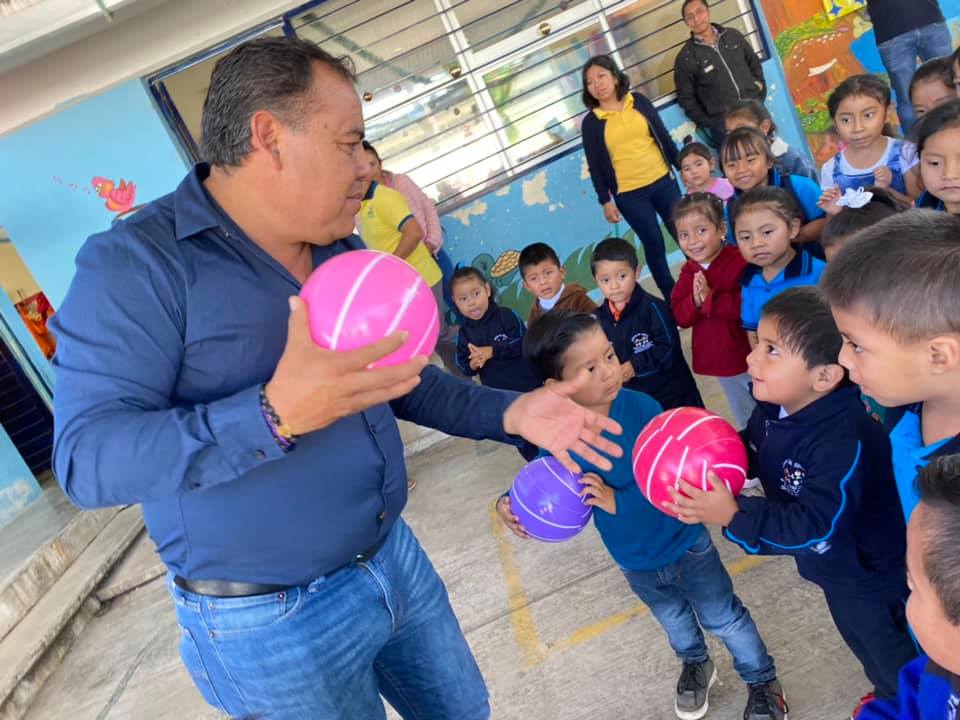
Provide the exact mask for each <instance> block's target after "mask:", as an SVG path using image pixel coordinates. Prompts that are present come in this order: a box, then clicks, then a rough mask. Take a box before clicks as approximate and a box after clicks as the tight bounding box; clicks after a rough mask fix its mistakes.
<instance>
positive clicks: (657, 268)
mask: <svg viewBox="0 0 960 720" xmlns="http://www.w3.org/2000/svg"><path fill="white" fill-rule="evenodd" d="M679 200H680V188H679V187H677V181H676V180H674V179H673V176H672V175H670V174H667V175H664V176H663V177H662V178H660V179H659V180H657V181H656V182H653V183H651V184H649V185H647V186H646V187H642V188H637V189H636V190H630V191H629V192H625V193H620V194H618V195H617V197H616V205H617V210H619V211H620V214H621V215H623V219H624V220H626V221H627V224H628V225H630V227H631V228H633V231H634V232H635V233H636V234H637V239H638V240H639V241H640V242H641V243H642V244H643V259H644V262H646V264H647V267H649V268H650V274H651V275H652V276H653V281H654V282H655V283H656V284H657V287H658V288H659V289H660V293H661V294H662V295H663V299H664V300H666V301H667V303H668V304H669V302H670V291H671V290H673V285H674V279H673V275H671V274H670V266H669V265H668V264H667V250H666V248H665V247H664V244H663V233H661V232H660V222H659V221H658V220H657V215H659V216H660V218H661V219H662V220H663V224H664V225H666V226H667V230H669V231H670V234H671V235H673V237H674V239H676V237H677V231H676V230H675V229H674V227H673V220H671V218H672V217H673V206H674V205H676V204H677V202H678V201H679Z"/></svg>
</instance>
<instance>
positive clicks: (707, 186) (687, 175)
mask: <svg viewBox="0 0 960 720" xmlns="http://www.w3.org/2000/svg"><path fill="white" fill-rule="evenodd" d="M677 162H678V163H679V165H680V179H681V180H683V186H684V187H685V188H686V189H687V194H688V195H690V194H692V193H699V192H709V193H713V194H714V195H716V196H717V197H718V198H720V199H721V200H723V201H724V202H726V201H727V200H729V199H730V198H731V197H733V185H731V184H730V181H729V180H727V179H726V178H724V177H717V176H715V175H714V174H713V171H714V170H716V168H717V163H716V161H715V160H714V159H713V155H711V154H710V148H708V147H707V146H706V145H704V144H703V143H699V142H691V143H687V144H686V145H684V146H683V150H681V151H680V153H679V154H678V155H677Z"/></svg>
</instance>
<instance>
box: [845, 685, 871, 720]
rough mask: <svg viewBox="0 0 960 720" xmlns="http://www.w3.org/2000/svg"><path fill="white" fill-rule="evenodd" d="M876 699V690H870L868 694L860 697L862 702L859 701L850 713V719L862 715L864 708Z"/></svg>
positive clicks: (852, 719) (854, 719)
mask: <svg viewBox="0 0 960 720" xmlns="http://www.w3.org/2000/svg"><path fill="white" fill-rule="evenodd" d="M876 699H877V694H876V693H874V692H868V693H867V694H866V695H864V696H863V697H862V698H860V702H859V703H857V706H856V707H855V708H854V709H853V712H852V713H850V720H856V719H857V718H858V717H859V716H860V713H861V712H862V711H863V709H864V708H865V707H866V706H867V705H868V704H869V703H872V702H873V701H874V700H876Z"/></svg>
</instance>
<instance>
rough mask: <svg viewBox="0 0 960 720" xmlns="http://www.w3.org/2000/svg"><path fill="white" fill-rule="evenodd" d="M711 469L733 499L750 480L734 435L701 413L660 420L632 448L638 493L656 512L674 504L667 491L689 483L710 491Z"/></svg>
mask: <svg viewBox="0 0 960 720" xmlns="http://www.w3.org/2000/svg"><path fill="white" fill-rule="evenodd" d="M707 470H713V472H714V473H716V475H717V477H719V478H720V479H721V480H722V481H723V482H724V484H725V485H726V486H727V488H728V489H729V490H730V492H732V493H733V494H734V495H739V494H740V491H741V490H742V489H743V483H744V482H745V481H746V479H747V450H746V448H744V446H743V442H742V441H741V440H740V435H739V434H738V433H737V431H736V430H734V429H733V427H732V426H731V425H730V423H728V422H727V421H726V420H724V419H723V418H722V417H720V416H719V415H716V414H714V413H712V412H710V411H709V410H704V409H703V408H692V407H682V408H676V409H675V410H668V411H667V412H664V413H661V414H660V415H657V416H656V417H655V418H654V419H653V420H651V421H650V422H649V423H648V424H647V426H646V427H645V428H644V429H643V430H642V431H641V433H640V435H639V436H638V437H637V441H636V443H634V446H633V476H634V478H635V479H636V481H637V485H638V486H639V487H640V492H642V493H643V495H644V497H645V498H647V500H649V501H650V504H651V505H653V506H654V507H655V508H656V509H657V510H660V511H661V512H663V513H666V514H667V515H671V516H673V513H671V512H669V511H668V510H667V509H666V508H665V507H663V504H662V503H664V502H673V498H671V497H670V494H669V493H668V492H667V488H670V487H672V488H674V489H677V487H678V486H679V484H680V480H685V481H687V482H688V483H690V484H691V485H693V486H694V487H696V488H700V489H702V490H710V483H709V481H708V480H707Z"/></svg>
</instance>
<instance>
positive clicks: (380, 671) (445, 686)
mask: <svg viewBox="0 0 960 720" xmlns="http://www.w3.org/2000/svg"><path fill="white" fill-rule="evenodd" d="M169 586H170V593H171V594H172V595H173V598H174V601H175V603H176V610H177V619H178V622H179V625H180V656H181V657H182V658H183V662H184V664H185V665H186V666H187V670H188V671H189V672H190V675H191V676H192V677H193V681H194V683H195V684H196V686H197V688H199V690H200V692H201V693H202V694H203V697H204V698H205V699H206V700H207V702H209V703H210V704H211V705H213V706H215V707H216V708H218V709H220V710H222V711H224V712H226V713H228V714H229V715H231V716H233V717H240V718H264V719H267V718H269V719H270V720H293V719H294V718H296V719H297V720H302V719H303V718H312V719H314V720H376V719H377V718H385V717H386V712H385V710H384V707H383V702H382V701H381V699H380V696H379V695H380V694H382V695H383V696H384V697H385V698H386V699H387V700H388V701H389V702H390V704H391V705H392V706H393V707H394V708H396V709H397V711H398V712H399V713H400V714H401V715H402V716H403V717H404V718H424V719H429V720H486V718H489V717H490V708H489V705H488V702H487V689H486V687H485V685H484V682H483V678H482V677H481V675H480V670H479V669H478V668H477V664H476V662H475V661H474V659H473V655H471V653H470V648H469V647H468V646H467V643H466V640H465V639H464V637H463V633H462V632H461V630H460V626H459V625H458V623H457V619H456V617H455V616H454V614H453V610H452V609H451V607H450V602H449V599H448V597H447V591H446V588H445V587H444V586H443V583H442V582H441V580H440V577H439V576H438V575H437V573H436V571H435V570H434V568H433V565H432V564H431V563H430V561H429V559H428V558H427V556H426V554H425V553H424V552H423V549H422V548H421V547H420V545H419V543H418V542H417V539H416V538H415V537H414V536H413V533H412V532H411V531H410V528H408V527H407V525H406V524H405V523H404V522H403V520H398V521H397V524H396V525H395V526H394V528H393V529H392V530H391V532H390V535H389V536H388V538H387V540H386V542H385V543H384V545H383V547H382V548H381V549H380V551H379V552H378V553H377V555H376V556H375V557H374V558H373V559H372V560H370V561H369V562H365V563H359V564H353V565H349V566H347V567H345V568H343V569H342V570H339V571H337V572H334V573H332V574H330V575H328V576H326V577H324V578H320V579H318V580H315V581H313V582H312V583H310V584H309V585H306V586H303V587H293V588H290V589H289V591H286V592H279V593H272V594H269V595H258V596H254V597H245V598H214V597H206V596H200V595H194V594H192V593H188V592H185V591H184V590H182V589H181V588H179V587H177V586H176V585H174V584H173V583H172V582H170V583H169Z"/></svg>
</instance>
